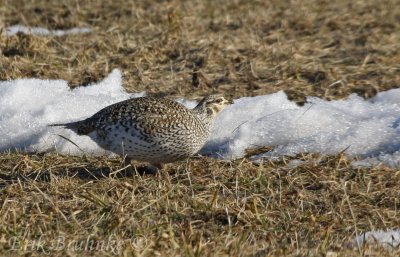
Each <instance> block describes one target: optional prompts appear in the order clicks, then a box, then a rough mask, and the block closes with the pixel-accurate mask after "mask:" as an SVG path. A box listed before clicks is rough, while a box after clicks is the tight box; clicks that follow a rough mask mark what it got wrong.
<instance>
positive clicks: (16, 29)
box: [3, 25, 92, 36]
mask: <svg viewBox="0 0 400 257" xmlns="http://www.w3.org/2000/svg"><path fill="white" fill-rule="evenodd" d="M90 32H92V30H91V29H90V28H72V29H67V30H59V29H57V30H48V29H45V28H41V27H27V26H24V25H13V26H9V27H7V28H5V29H4V31H3V34H4V35H6V36H12V35H15V34H17V33H23V34H29V35H39V36H64V35H68V34H86V33H90Z"/></svg>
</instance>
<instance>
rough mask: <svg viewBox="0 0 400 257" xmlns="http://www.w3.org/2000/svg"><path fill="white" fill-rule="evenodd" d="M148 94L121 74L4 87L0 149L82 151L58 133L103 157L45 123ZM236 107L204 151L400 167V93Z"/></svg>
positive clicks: (281, 96)
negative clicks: (343, 156)
mask: <svg viewBox="0 0 400 257" xmlns="http://www.w3.org/2000/svg"><path fill="white" fill-rule="evenodd" d="M143 95H144V93H139V94H129V93H127V92H126V91H125V90H124V89H123V87H122V77H121V72H120V71H119V70H114V71H113V72H112V73H111V74H110V75H109V76H108V77H107V78H105V79H104V80H103V81H101V82H99V83H97V84H93V85H90V86H86V87H79V88H77V89H74V90H70V89H69V87H68V85H67V82H66V81H62V80H39V79H17V80H12V81H3V82H0V134H1V135H2V136H1V137H0V151H6V150H8V149H16V148H18V149H24V150H28V151H49V150H52V149H54V148H55V149H57V151H59V152H61V153H70V154H82V153H81V152H80V150H79V149H77V147H75V146H74V145H72V144H71V143H69V142H67V141H66V140H65V139H62V138H61V137H59V136H58V135H57V134H61V135H63V136H65V137H67V138H69V139H71V140H72V141H74V142H75V143H77V144H78V145H79V146H80V147H81V148H82V149H83V150H84V151H85V152H86V153H87V154H104V153H105V151H104V150H101V149H100V148H99V147H98V146H97V145H96V144H95V143H94V142H92V141H91V140H90V138H89V137H86V136H77V135H75V134H74V133H73V132H71V131H69V130H66V129H62V128H54V127H48V126H47V125H48V124H51V123H64V122H69V121H74V120H79V119H83V118H86V117H89V116H91V115H93V114H94V113H96V112H97V111H99V110H100V109H101V108H104V107H106V106H108V105H110V104H113V103H116V102H119V101H122V100H125V99H128V98H131V97H138V96H143ZM177 101H178V102H181V103H183V104H184V105H185V106H187V107H189V108H193V107H194V106H195V105H196V102H195V101H189V100H185V99H179V100H177ZM234 102H235V103H234V104H233V105H231V106H229V107H227V108H226V109H225V110H224V111H222V112H221V114H220V115H219V116H218V117H217V119H216V121H215V124H214V128H213V131H212V135H211V137H210V139H209V141H208V143H207V144H206V145H205V147H204V148H203V149H202V151H201V153H202V154H207V155H210V156H213V157H217V158H223V159H234V158H239V157H242V156H243V154H244V151H245V149H246V148H255V147H262V146H272V147H273V150H271V151H269V152H267V153H265V154H262V155H259V156H257V157H258V158H276V157H279V156H282V155H294V154H296V153H300V152H317V153H322V154H335V153H338V152H341V151H344V150H345V152H346V153H347V154H349V155H351V156H358V157H360V158H361V159H362V160H361V161H358V162H357V163H356V165H360V166H363V165H364V166H365V165H371V164H379V163H384V164H387V165H390V166H394V167H399V166H400V105H399V103H400V89H393V90H390V91H387V92H382V93H379V94H378V95H377V96H375V97H374V98H372V99H370V100H364V99H362V98H361V97H358V96H356V95H351V96H350V97H348V99H344V100H337V101H325V100H323V99H320V98H316V97H310V98H308V103H307V104H305V105H304V106H302V107H300V106H297V105H296V104H295V103H293V102H291V101H289V100H288V99H287V96H286V94H285V93H284V92H277V93H275V94H270V95H262V96H256V97H243V98H240V99H236V100H235V101H234Z"/></svg>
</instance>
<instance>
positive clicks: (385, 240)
mask: <svg viewBox="0 0 400 257" xmlns="http://www.w3.org/2000/svg"><path fill="white" fill-rule="evenodd" d="M354 241H355V243H356V244H357V245H358V246H361V245H364V244H370V245H382V246H383V247H385V248H391V249H392V248H398V247H399V246H400V230H388V231H381V230H378V231H369V232H366V233H363V234H362V235H360V236H357V237H356V238H355V239H354Z"/></svg>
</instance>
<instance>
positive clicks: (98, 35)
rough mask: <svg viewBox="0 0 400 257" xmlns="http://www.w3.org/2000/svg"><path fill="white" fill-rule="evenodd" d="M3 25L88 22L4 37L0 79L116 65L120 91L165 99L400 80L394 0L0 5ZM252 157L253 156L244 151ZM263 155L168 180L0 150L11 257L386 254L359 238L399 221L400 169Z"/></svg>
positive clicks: (82, 74)
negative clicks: (72, 31)
mask: <svg viewBox="0 0 400 257" xmlns="http://www.w3.org/2000/svg"><path fill="white" fill-rule="evenodd" d="M0 4H1V6H0V26H9V25H14V24H25V25H29V26H41V27H45V28H48V29H69V28H72V27H90V28H91V29H92V30H93V32H92V33H90V34H85V35H69V36H64V37H51V36H47V37H40V36H32V35H22V34H19V35H15V36H11V37H6V36H4V35H1V36H0V51H1V52H0V79H3V80H4V79H16V78H21V77H37V78H43V79H44V78H48V79H65V80H67V81H69V83H70V85H71V87H75V86H78V85H86V84H90V83H92V82H94V81H98V80H101V79H102V78H103V77H104V76H106V75H107V74H108V73H109V72H110V71H111V70H112V69H113V68H119V69H121V70H122V72H123V75H124V87H125V88H126V89H127V90H129V91H132V92H138V91H143V90H145V91H146V92H148V93H150V94H153V95H158V96H169V97H182V96H184V97H187V98H199V97H201V96H203V95H206V94H209V93H214V92H220V93H223V94H225V95H227V96H229V97H233V98H237V97H242V96H249V95H259V94H267V93H273V92H277V91H279V90H285V91H286V92H287V93H288V95H289V97H290V98H291V99H293V100H295V101H297V102H298V103H300V104H301V103H304V100H305V96H318V97H321V98H324V99H340V98H344V97H347V96H348V95H349V94H351V93H358V94H360V95H361V96H363V97H366V98H368V97H371V96H374V95H375V94H376V93H377V92H379V91H384V90H387V89H390V88H395V87H398V86H399V84H400V66H399V63H400V54H399V48H400V44H399V42H400V25H399V24H400V11H399V8H398V6H397V4H398V3H397V1H394V0H393V1H378V0H375V1H374V0H371V1H358V2H353V1H344V0H340V1H291V2H289V1H230V2H226V1H177V0H171V1H135V2H129V1H65V0H61V1H50V2H48V1H44V0H43V1H41V0H35V1H22V0H21V1H18V0H12V1H11V0H3V1H2V2H1V3H0ZM249 156H251V152H249ZM297 158H300V159H302V160H304V161H305V162H304V163H303V164H301V165H300V166H297V167H291V166H290V165H287V164H288V163H289V162H290V160H289V159H288V158H286V157H283V158H282V159H281V160H280V161H276V162H268V163H261V164H255V163H252V162H250V161H249V160H248V159H240V160H235V161H219V160H215V159H211V158H207V157H194V158H191V159H190V160H189V161H187V162H180V163H175V164H169V165H167V167H166V169H165V170H163V171H162V172H160V173H158V174H143V173H142V172H140V170H139V171H138V173H127V172H125V171H121V168H122V166H121V165H122V164H121V160H120V159H106V158H94V157H73V156H60V155H57V154H55V153H46V154H39V153H36V154H26V153H22V152H10V153H2V154H0V179H1V180H0V195H1V197H0V206H1V209H0V217H1V219H0V253H1V254H3V255H7V256H9V255H25V254H26V255H36V256H39V255H42V254H43V253H46V254H49V255H59V256H66V255H70V256H81V255H93V256H109V255H115V254H117V255H126V256H131V255H137V256H140V255H144V256H154V255H159V256H174V255H181V256H276V255H287V256H309V255H313V256H358V255H364V256H383V255H399V254H400V252H399V249H398V248H394V249H391V250H387V249H383V248H380V247H374V246H360V247H358V246H357V245H355V244H354V243H352V239H353V238H354V236H356V235H360V234H361V233H362V232H364V231H368V230H374V229H386V228H398V227H399V226H400V224H399V223H400V219H399V214H398V213H397V210H398V208H399V200H398V198H399V195H400V187H399V181H400V180H399V176H400V173H399V171H398V170H397V169H390V168H387V167H384V166H376V167H372V168H354V167H352V166H351V161H352V160H350V159H349V158H348V157H346V156H344V155H341V154H339V155H337V156H320V155H317V154H304V155H299V156H297Z"/></svg>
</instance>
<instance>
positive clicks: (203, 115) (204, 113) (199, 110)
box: [191, 103, 215, 127]
mask: <svg viewBox="0 0 400 257" xmlns="http://www.w3.org/2000/svg"><path fill="white" fill-rule="evenodd" d="M191 111H192V113H194V114H195V115H196V117H197V118H199V119H200V120H201V121H202V122H203V123H204V124H207V125H208V126H209V127H211V126H212V124H213V121H214V118H215V115H214V112H213V111H212V110H211V109H209V108H206V107H205V106H204V105H201V103H200V104H198V105H197V106H196V107H195V108H193V109H192V110H191Z"/></svg>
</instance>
